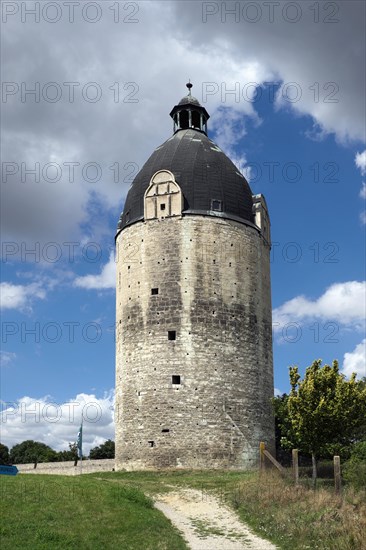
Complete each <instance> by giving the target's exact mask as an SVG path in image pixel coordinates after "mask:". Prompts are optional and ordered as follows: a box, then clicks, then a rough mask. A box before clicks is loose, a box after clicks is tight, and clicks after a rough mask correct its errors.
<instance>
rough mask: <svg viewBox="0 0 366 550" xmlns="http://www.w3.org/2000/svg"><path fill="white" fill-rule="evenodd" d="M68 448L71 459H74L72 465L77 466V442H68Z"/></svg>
mask: <svg viewBox="0 0 366 550" xmlns="http://www.w3.org/2000/svg"><path fill="white" fill-rule="evenodd" d="M69 449H70V451H68V452H69V453H70V456H71V460H73V461H74V466H77V464H78V460H79V450H78V444H77V443H76V442H75V443H69ZM66 452H67V451H66Z"/></svg>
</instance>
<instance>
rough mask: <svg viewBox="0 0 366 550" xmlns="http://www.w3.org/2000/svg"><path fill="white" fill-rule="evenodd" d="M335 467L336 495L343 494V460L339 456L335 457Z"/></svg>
mask: <svg viewBox="0 0 366 550" xmlns="http://www.w3.org/2000/svg"><path fill="white" fill-rule="evenodd" d="M333 465H334V488H335V492H336V495H339V494H340V493H341V459H340V457H339V456H334V457H333Z"/></svg>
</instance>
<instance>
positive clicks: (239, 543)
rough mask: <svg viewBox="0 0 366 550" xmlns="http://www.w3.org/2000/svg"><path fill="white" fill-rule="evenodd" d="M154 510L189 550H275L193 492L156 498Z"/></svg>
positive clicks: (215, 503) (220, 506)
mask: <svg viewBox="0 0 366 550" xmlns="http://www.w3.org/2000/svg"><path fill="white" fill-rule="evenodd" d="M155 506H156V508H158V509H159V510H161V512H163V513H164V514H165V515H166V516H167V517H168V518H169V519H170V520H171V522H172V523H173V524H174V525H175V526H176V527H177V528H178V529H179V531H181V532H182V534H183V536H184V538H185V539H186V541H187V543H188V546H189V548H190V549H191V550H275V549H276V548H277V547H276V546H274V545H273V544H272V543H270V542H268V541H266V540H263V539H261V538H259V537H258V536H256V535H254V534H253V533H252V532H251V531H250V530H249V528H248V527H246V525H244V524H243V523H241V522H240V521H239V520H238V519H237V517H236V515H235V513H234V512H233V511H232V510H230V509H229V508H227V507H226V506H225V505H223V504H222V503H221V502H220V501H219V500H218V499H217V498H216V497H214V496H212V495H208V494H206V493H202V492H200V491H197V490H195V489H179V490H175V491H174V492H171V493H167V494H164V495H157V497H156V500H155Z"/></svg>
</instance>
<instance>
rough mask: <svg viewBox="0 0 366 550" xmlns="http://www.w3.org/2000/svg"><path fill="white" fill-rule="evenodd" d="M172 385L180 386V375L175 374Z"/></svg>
mask: <svg viewBox="0 0 366 550" xmlns="http://www.w3.org/2000/svg"><path fill="white" fill-rule="evenodd" d="M172 384H180V375H179V374H173V376H172Z"/></svg>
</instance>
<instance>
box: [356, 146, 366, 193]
mask: <svg viewBox="0 0 366 550" xmlns="http://www.w3.org/2000/svg"><path fill="white" fill-rule="evenodd" d="M355 163H356V166H357V168H359V169H360V170H361V174H362V175H364V174H366V149H365V150H364V151H362V153H356V157H355ZM364 185H365V184H364Z"/></svg>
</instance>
